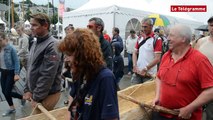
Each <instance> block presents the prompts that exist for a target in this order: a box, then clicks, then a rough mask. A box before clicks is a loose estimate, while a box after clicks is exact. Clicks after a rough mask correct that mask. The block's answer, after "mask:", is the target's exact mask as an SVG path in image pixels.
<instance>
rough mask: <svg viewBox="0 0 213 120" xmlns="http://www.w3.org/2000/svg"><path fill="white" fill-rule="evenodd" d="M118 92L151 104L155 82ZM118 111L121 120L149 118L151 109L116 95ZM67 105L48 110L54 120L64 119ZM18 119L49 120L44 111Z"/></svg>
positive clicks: (143, 119)
mask: <svg viewBox="0 0 213 120" xmlns="http://www.w3.org/2000/svg"><path fill="white" fill-rule="evenodd" d="M118 94H122V95H127V96H131V97H132V98H134V99H136V100H138V101H140V102H142V103H145V104H151V102H152V100H153V99H154V97H155V82H154V81H150V82H146V83H144V84H138V85H134V86H130V87H128V88H126V89H124V90H121V91H119V92H118ZM118 102H119V103H118V104H119V112H120V119H121V120H150V114H151V110H148V109H146V110H144V109H142V108H141V107H140V106H139V105H137V104H135V103H133V102H130V101H128V100H125V99H123V98H120V97H118ZM66 113H67V107H63V108H59V109H55V110H52V111H49V114H51V115H53V117H55V118H56V120H65V118H66V115H67V114H66ZM19 120H50V119H48V117H47V115H45V114H44V113H41V114H37V115H31V116H28V117H25V118H21V119H19Z"/></svg>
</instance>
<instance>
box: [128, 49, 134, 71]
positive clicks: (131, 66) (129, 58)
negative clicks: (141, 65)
mask: <svg viewBox="0 0 213 120" xmlns="http://www.w3.org/2000/svg"><path fill="white" fill-rule="evenodd" d="M132 68H133V65H132V54H129V53H128V72H132Z"/></svg>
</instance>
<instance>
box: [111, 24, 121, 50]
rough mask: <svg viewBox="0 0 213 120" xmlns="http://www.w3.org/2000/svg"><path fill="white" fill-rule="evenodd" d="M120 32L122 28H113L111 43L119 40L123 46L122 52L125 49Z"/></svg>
mask: <svg viewBox="0 0 213 120" xmlns="http://www.w3.org/2000/svg"><path fill="white" fill-rule="evenodd" d="M119 33H120V30H119V28H117V27H114V28H113V29H112V35H113V37H112V41H111V45H112V44H113V43H114V42H119V43H120V46H121V52H122V51H123V39H122V38H121V36H120V35H119Z"/></svg>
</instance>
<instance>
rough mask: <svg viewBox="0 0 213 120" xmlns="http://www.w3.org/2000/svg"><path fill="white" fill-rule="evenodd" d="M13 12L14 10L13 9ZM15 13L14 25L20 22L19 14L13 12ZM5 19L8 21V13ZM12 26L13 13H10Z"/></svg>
mask: <svg viewBox="0 0 213 120" xmlns="http://www.w3.org/2000/svg"><path fill="white" fill-rule="evenodd" d="M11 11H12V8H11ZM13 13H14V23H15V22H18V21H19V16H18V14H17V13H16V12H15V11H14V10H13ZM5 19H6V20H7V21H8V11H6V12H5ZM10 24H11V25H12V13H11V12H10Z"/></svg>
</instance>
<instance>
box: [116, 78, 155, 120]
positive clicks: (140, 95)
mask: <svg viewBox="0 0 213 120" xmlns="http://www.w3.org/2000/svg"><path fill="white" fill-rule="evenodd" d="M118 94H122V95H127V96H131V97H132V98H134V99H135V100H137V101H140V102H142V103H145V104H152V100H153V99H154V97H155V81H150V82H146V83H144V84H138V85H134V86H130V87H128V88H126V89H124V90H121V91H119V92H118ZM118 101H119V112H120V119H121V120H150V114H151V110H148V109H146V110H144V109H143V108H141V107H140V106H139V105H137V104H135V103H133V102H131V101H128V100H125V99H123V98H121V97H118Z"/></svg>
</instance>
